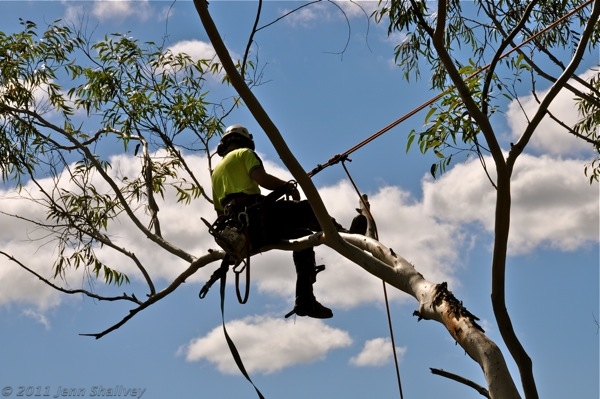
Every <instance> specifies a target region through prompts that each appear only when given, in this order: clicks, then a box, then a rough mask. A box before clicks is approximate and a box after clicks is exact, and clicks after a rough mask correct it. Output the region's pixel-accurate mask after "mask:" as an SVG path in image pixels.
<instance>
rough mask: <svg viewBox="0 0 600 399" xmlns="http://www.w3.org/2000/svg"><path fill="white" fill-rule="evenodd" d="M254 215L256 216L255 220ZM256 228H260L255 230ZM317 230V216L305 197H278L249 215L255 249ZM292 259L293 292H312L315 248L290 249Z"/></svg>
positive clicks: (314, 276)
mask: <svg viewBox="0 0 600 399" xmlns="http://www.w3.org/2000/svg"><path fill="white" fill-rule="evenodd" d="M256 218H260V222H259V223H257V219H256ZM253 221H254V223H253ZM253 226H254V229H253ZM259 226H260V227H259ZM257 228H260V229H261V231H256V230H255V229H257ZM320 229H321V228H320V226H319V223H318V221H317V218H316V217H315V214H314V212H313V210H312V208H311V207H310V204H309V203H308V201H306V200H304V201H286V200H280V201H276V202H273V203H270V204H261V205H260V206H259V209H258V210H257V214H255V215H252V216H251V220H250V236H251V237H253V247H255V248H256V247H260V246H263V245H268V244H274V243H276V242H278V241H280V240H287V239H294V238H300V237H304V236H307V235H310V234H312V233H313V232H315V231H319V230H320ZM254 240H256V241H254ZM293 259H294V265H295V267H296V274H297V277H298V278H297V280H296V295H302V294H312V284H313V283H314V282H315V280H316V273H317V272H316V269H315V266H316V263H315V251H314V250H313V248H312V247H310V248H306V249H303V250H300V251H294V252H293Z"/></svg>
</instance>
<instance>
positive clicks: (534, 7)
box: [376, 0, 600, 176]
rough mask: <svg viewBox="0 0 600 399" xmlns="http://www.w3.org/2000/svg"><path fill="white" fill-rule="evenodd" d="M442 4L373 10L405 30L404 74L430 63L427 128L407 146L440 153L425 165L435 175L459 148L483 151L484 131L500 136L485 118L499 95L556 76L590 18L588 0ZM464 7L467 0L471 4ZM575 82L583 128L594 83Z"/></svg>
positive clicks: (399, 57) (394, 29) (512, 94)
mask: <svg viewBox="0 0 600 399" xmlns="http://www.w3.org/2000/svg"><path fill="white" fill-rule="evenodd" d="M440 4H441V3H440ZM444 4H445V5H446V7H445V8H443V9H438V8H437V6H438V3H436V2H426V1H410V0H409V1H401V0H398V1H396V0H392V1H389V2H385V3H383V5H382V7H381V8H380V9H379V11H378V12H377V13H376V18H377V20H378V21H380V22H381V21H383V20H384V18H387V21H388V33H389V34H392V33H400V34H401V35H402V37H403V40H402V41H401V42H400V43H399V44H398V45H397V46H396V48H395V56H396V63H397V64H398V66H399V67H400V68H402V70H403V71H404V74H405V77H406V79H412V78H415V79H419V78H420V77H421V74H422V69H423V66H428V67H429V68H430V80H431V88H432V89H433V90H436V91H439V92H441V93H442V95H441V96H440V99H439V101H438V102H437V103H436V104H435V105H434V106H433V107H432V108H431V109H430V111H429V113H428V114H427V115H426V117H425V129H424V130H423V131H421V132H416V131H415V132H412V133H411V135H410V136H409V142H408V146H407V150H408V149H410V147H411V146H412V144H413V142H414V141H415V139H416V141H417V143H418V144H419V149H420V150H421V151H422V152H427V151H430V150H431V151H433V152H434V153H435V155H436V156H437V157H438V158H439V161H438V162H436V163H435V164H433V165H432V167H431V172H432V174H433V175H434V176H436V175H437V174H439V173H441V172H443V171H444V170H445V168H446V167H447V166H448V164H449V163H450V162H451V160H452V158H453V157H456V156H457V155H458V154H460V153H464V154H466V155H468V154H469V153H471V152H474V153H476V154H477V156H479V157H481V156H482V154H483V153H485V152H487V151H488V149H489V146H490V145H492V143H489V142H487V141H488V139H490V138H491V137H498V136H497V135H496V134H494V133H493V126H492V125H491V124H490V121H491V120H492V116H493V114H494V113H496V112H497V110H498V109H499V108H500V107H501V106H502V101H506V99H508V100H513V99H515V98H517V95H518V94H522V93H523V91H524V90H531V89H532V88H533V90H534V91H535V88H536V85H537V81H538V80H539V79H544V80H547V81H550V82H553V81H555V80H556V79H557V77H558V75H559V74H560V73H561V72H562V70H564V69H565V67H566V65H567V64H569V62H570V57H571V54H572V53H573V51H574V50H575V48H576V47H577V45H578V43H579V40H580V38H581V35H582V30H583V28H584V27H585V24H586V23H587V21H588V20H589V2H585V1H581V0H580V1H576V0H570V1H569V0H564V1H534V2H523V1H513V0H508V1H506V0H501V1H489V0H478V1H476V2H474V3H472V4H471V3H465V2H461V1H459V0H451V1H449V2H447V3H444ZM463 7H471V12H465V11H464V10H463ZM586 7H587V8H586ZM472 15H476V17H472ZM598 31H600V27H596V32H595V33H594V35H593V36H592V37H591V44H590V45H591V46H595V45H597V43H598ZM561 57H562V58H561ZM542 65H544V67H542ZM548 65H550V66H548ZM576 78H577V77H575V76H574V79H576ZM580 83H583V84H585V85H586V86H587V88H588V89H589V91H590V92H591V94H590V95H589V96H587V97H584V98H581V97H580V95H579V93H577V92H575V94H576V95H577V97H578V98H580V101H581V104H582V105H581V106H580V112H581V113H582V115H583V116H584V119H583V120H584V121H586V122H582V124H580V125H579V127H577V128H576V129H580V130H581V129H584V130H585V129H587V131H588V132H589V131H590V129H591V128H592V126H593V125H594V122H597V118H596V119H595V120H594V117H593V116H592V115H591V109H592V108H595V109H597V104H598V101H597V99H598V87H597V85H596V87H594V86H595V85H594V82H592V83H591V84H590V83H585V82H580ZM594 98H595V100H593V99H594ZM590 107H592V108H590ZM586 115H587V116H586ZM481 133H484V136H485V138H480V137H479V136H480V135H481ZM584 135H585V134H584ZM595 141H596V142H597V137H596V140H595ZM486 142H487V143H486ZM594 145H596V144H594ZM599 166H600V165H599V164H598V162H597V161H595V162H594V163H593V164H592V165H590V170H589V171H590V173H591V174H592V176H598V175H599V172H598V170H597V168H598V167H599Z"/></svg>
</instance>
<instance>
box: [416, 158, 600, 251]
mask: <svg viewBox="0 0 600 399" xmlns="http://www.w3.org/2000/svg"><path fill="white" fill-rule="evenodd" d="M584 163H585V161H582V160H577V159H560V158H552V157H550V156H542V157H534V156H532V155H527V154H523V155H521V157H520V158H519V159H518V160H517V163H516V166H515V169H514V172H513V177H512V184H511V189H512V202H513V203H512V211H511V229H510V238H509V254H521V253H526V252H530V251H533V250H534V249H536V248H538V247H539V246H541V245H550V246H551V247H553V248H557V249H559V250H562V251H573V250H576V249H578V248H581V247H582V246H585V245H587V244H590V243H593V242H597V241H598V220H599V213H598V186H597V185H590V184H589V183H588V181H587V179H586V177H585V176H584V174H583V165H584ZM487 165H493V163H492V161H491V159H488V160H487ZM490 174H492V175H493V170H490ZM423 191H424V203H425V206H426V207H427V208H428V212H429V213H430V214H432V215H433V214H437V217H438V218H439V219H440V221H443V222H447V223H452V224H453V225H454V224H463V223H476V224H479V225H480V226H482V227H483V228H484V229H485V230H486V231H487V232H488V233H490V235H491V234H492V232H493V229H494V207H495V200H496V197H495V191H494V189H493V187H492V186H491V184H490V183H489V182H488V181H487V178H486V176H485V174H484V172H483V169H482V167H481V165H480V164H479V162H478V161H471V162H467V163H464V164H460V165H457V166H455V167H454V168H453V169H452V170H451V171H449V172H448V173H446V174H445V175H444V176H442V177H441V178H440V179H439V180H436V181H431V180H429V181H426V182H425V183H424V186H423ZM487 244H488V245H489V244H490V243H489V242H487Z"/></svg>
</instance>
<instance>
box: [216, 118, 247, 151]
mask: <svg viewBox="0 0 600 399" xmlns="http://www.w3.org/2000/svg"><path fill="white" fill-rule="evenodd" d="M233 140H240V141H241V142H242V143H243V146H244V147H247V148H250V149H251V150H253V151H254V148H255V147H254V140H253V138H252V134H251V133H250V132H249V131H248V129H247V128H246V127H245V126H242V125H231V126H229V127H228V128H227V129H225V133H223V136H222V137H221V141H220V142H219V145H218V146H217V154H219V155H220V156H224V155H225V154H226V150H227V146H228V144H229V143H230V142H231V141H233Z"/></svg>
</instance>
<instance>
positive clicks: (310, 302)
mask: <svg viewBox="0 0 600 399" xmlns="http://www.w3.org/2000/svg"><path fill="white" fill-rule="evenodd" d="M294 264H295V266H296V274H297V278H296V303H295V305H294V309H292V311H291V312H289V313H288V314H286V315H285V317H286V318H288V317H290V316H291V315H293V314H296V315H298V316H308V317H312V318H315V319H329V318H331V317H333V312H332V311H331V309H329V308H327V307H325V306H323V305H321V304H320V303H319V302H318V301H317V299H316V298H315V296H314V294H313V283H314V282H315V281H316V280H317V273H318V272H319V271H321V270H323V269H325V267H324V266H315V253H314V251H313V250H312V248H311V249H307V250H303V251H297V252H294Z"/></svg>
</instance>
